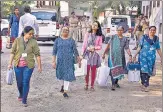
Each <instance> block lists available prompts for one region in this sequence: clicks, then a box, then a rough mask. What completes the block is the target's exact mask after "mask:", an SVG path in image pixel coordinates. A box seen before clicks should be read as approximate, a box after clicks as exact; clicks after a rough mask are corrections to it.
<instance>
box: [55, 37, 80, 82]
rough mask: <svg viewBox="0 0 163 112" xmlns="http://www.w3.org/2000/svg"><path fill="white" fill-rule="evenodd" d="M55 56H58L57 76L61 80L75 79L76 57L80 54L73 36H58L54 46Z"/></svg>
mask: <svg viewBox="0 0 163 112" xmlns="http://www.w3.org/2000/svg"><path fill="white" fill-rule="evenodd" d="M53 56H56V57H57V67H56V77H57V79H59V80H64V81H70V82H71V81H73V80H75V79H76V78H75V74H74V71H75V68H74V63H75V59H76V58H75V57H77V56H79V54H78V51H77V48H76V45H75V41H74V40H73V39H72V38H68V39H62V38H57V39H56V40H55V42H54V46H53Z"/></svg>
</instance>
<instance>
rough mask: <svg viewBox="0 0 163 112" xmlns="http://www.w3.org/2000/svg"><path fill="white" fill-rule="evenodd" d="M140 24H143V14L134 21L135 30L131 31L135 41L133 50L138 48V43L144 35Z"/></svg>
mask: <svg viewBox="0 0 163 112" xmlns="http://www.w3.org/2000/svg"><path fill="white" fill-rule="evenodd" d="M142 23H143V14H140V15H139V17H138V19H137V21H136V24H135V28H134V31H133V34H135V35H136V39H137V44H136V47H135V48H134V49H133V50H136V49H137V48H138V42H139V41H140V39H141V37H142V35H143V34H144V31H143V24H142Z"/></svg>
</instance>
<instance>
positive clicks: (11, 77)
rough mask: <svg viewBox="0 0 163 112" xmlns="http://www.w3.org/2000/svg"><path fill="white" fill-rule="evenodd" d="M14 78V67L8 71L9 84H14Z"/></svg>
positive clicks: (7, 81) (7, 79)
mask: <svg viewBox="0 0 163 112" xmlns="http://www.w3.org/2000/svg"><path fill="white" fill-rule="evenodd" d="M13 78H14V70H13V69H9V70H8V71H7V76H6V83H7V84H8V85H12V84H13Z"/></svg>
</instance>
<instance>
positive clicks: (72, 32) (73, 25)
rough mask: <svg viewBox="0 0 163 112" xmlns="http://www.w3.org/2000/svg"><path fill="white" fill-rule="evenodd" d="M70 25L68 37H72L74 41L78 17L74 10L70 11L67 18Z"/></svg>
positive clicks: (76, 36) (76, 33)
mask: <svg viewBox="0 0 163 112" xmlns="http://www.w3.org/2000/svg"><path fill="white" fill-rule="evenodd" d="M69 25H70V37H72V38H73V39H74V40H75V41H76V43H77V38H78V18H77V17H76V15H75V12H72V13H71V17H70V18H69Z"/></svg>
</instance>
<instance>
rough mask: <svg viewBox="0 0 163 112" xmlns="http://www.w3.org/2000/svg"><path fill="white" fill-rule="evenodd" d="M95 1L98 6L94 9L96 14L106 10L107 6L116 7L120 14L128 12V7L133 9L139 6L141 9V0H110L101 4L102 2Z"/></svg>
mask: <svg viewBox="0 0 163 112" xmlns="http://www.w3.org/2000/svg"><path fill="white" fill-rule="evenodd" d="M94 3H96V5H97V6H98V8H96V9H94V11H95V14H96V15H99V13H100V12H102V11H105V9H106V8H112V9H115V10H116V11H118V13H119V14H126V7H130V8H131V9H133V8H134V7H138V9H141V2H140V1H129V0H125V1H122V0H109V1H107V2H105V3H104V4H102V5H99V3H100V2H97V1H95V2H94Z"/></svg>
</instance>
